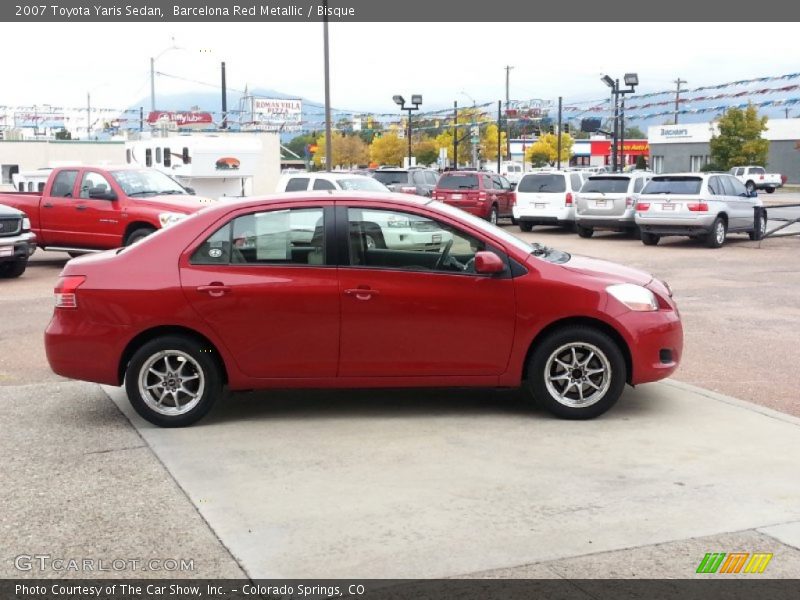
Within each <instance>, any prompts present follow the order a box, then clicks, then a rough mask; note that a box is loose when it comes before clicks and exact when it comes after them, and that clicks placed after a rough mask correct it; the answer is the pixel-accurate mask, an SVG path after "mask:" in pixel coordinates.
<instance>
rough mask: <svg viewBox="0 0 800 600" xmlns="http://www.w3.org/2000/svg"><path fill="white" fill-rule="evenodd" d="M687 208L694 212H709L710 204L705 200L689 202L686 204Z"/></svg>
mask: <svg viewBox="0 0 800 600" xmlns="http://www.w3.org/2000/svg"><path fill="white" fill-rule="evenodd" d="M686 208H688V209H689V210H690V211H692V212H708V204H705V203H703V202H689V204H687V205H686Z"/></svg>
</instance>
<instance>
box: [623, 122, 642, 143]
mask: <svg viewBox="0 0 800 600" xmlns="http://www.w3.org/2000/svg"><path fill="white" fill-rule="evenodd" d="M625 139H626V140H645V139H647V136H646V135H645V133H644V132H643V131H642V130H641V129H639V128H638V127H636V125H634V126H633V127H626V128H625Z"/></svg>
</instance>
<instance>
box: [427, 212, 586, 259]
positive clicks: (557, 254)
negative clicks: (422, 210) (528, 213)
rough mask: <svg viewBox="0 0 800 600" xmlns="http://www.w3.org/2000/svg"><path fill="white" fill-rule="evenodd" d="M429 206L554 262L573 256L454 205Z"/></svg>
mask: <svg viewBox="0 0 800 600" xmlns="http://www.w3.org/2000/svg"><path fill="white" fill-rule="evenodd" d="M428 206H429V207H431V208H435V209H436V210H438V211H440V212H443V213H446V214H448V215H450V216H452V217H456V218H457V219H459V220H461V221H464V222H465V223H469V224H470V225H472V226H473V227H475V228H476V229H478V230H479V231H485V232H486V233H489V234H491V235H493V236H495V237H497V238H499V239H500V240H502V241H503V243H505V244H507V245H509V246H513V247H514V248H516V249H518V250H521V251H522V252H525V253H527V254H533V255H534V256H536V257H537V258H541V259H543V260H546V261H548V262H553V263H565V262H567V261H568V260H569V259H570V258H571V256H570V255H569V254H567V253H566V252H562V251H560V250H556V249H555V248H548V247H547V246H543V245H542V244H536V243H534V244H529V243H527V242H525V241H523V240H521V239H519V238H518V237H517V236H515V235H512V234H510V233H509V232H508V231H506V230H505V229H502V228H500V227H498V226H497V225H492V224H491V223H489V222H488V221H484V220H483V219H481V218H479V217H476V216H474V215H471V214H469V213H468V212H465V211H463V210H461V209H460V208H455V207H454V206H450V205H449V204H444V203H443V202H434V203H433V204H428Z"/></svg>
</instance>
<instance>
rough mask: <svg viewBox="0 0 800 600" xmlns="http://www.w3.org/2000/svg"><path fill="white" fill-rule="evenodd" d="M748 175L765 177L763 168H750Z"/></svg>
mask: <svg viewBox="0 0 800 600" xmlns="http://www.w3.org/2000/svg"><path fill="white" fill-rule="evenodd" d="M750 173H752V174H753V175H765V174H766V171H765V170H764V167H752V168H751V169H750Z"/></svg>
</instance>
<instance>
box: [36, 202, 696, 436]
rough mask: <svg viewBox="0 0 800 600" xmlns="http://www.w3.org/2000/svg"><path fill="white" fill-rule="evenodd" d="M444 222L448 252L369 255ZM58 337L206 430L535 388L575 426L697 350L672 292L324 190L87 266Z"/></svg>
mask: <svg viewBox="0 0 800 600" xmlns="http://www.w3.org/2000/svg"><path fill="white" fill-rule="evenodd" d="M410 223H414V224H415V226H417V227H421V226H422V225H423V224H424V223H427V227H428V228H430V229H431V230H434V229H435V230H437V231H444V232H447V233H448V236H447V242H446V243H445V244H443V245H442V246H441V247H439V248H436V249H427V250H426V249H409V248H408V247H407V246H405V245H400V244H398V245H397V246H396V247H393V246H392V244H391V243H389V240H392V239H393V237H392V236H391V235H388V233H389V232H388V231H387V232H386V233H387V235H385V236H384V239H385V240H387V244H386V247H375V245H371V244H368V243H367V239H366V237H367V234H368V232H374V231H375V228H376V227H378V228H388V229H391V228H392V227H397V228H404V227H405V228H407V227H408V224H410ZM55 297H56V306H55V309H54V314H53V318H52V320H51V322H50V324H49V326H48V327H47V331H46V333H45V344H46V349H47V358H48V360H49V362H50V366H51V367H52V369H53V371H55V372H56V373H58V374H59V375H63V376H65V377H70V378H73V379H82V380H85V381H94V382H98V383H103V384H108V385H123V384H124V386H125V389H126V391H127V395H128V398H129V399H130V402H131V404H132V406H133V407H134V408H135V409H136V411H137V412H138V413H139V414H140V415H141V416H142V417H144V418H145V419H147V420H148V421H150V422H152V423H155V424H156V425H160V426H164V427H176V426H184V425H189V424H191V423H194V422H196V421H197V420H198V419H200V418H201V417H203V416H204V415H205V414H206V413H208V411H209V410H210V409H211V407H212V405H213V404H214V402H215V401H216V400H217V399H218V398H219V397H220V396H221V395H222V390H223V387H227V388H228V389H230V390H234V391H235V390H252V389H276V388H280V389H286V388H328V389H330V388H412V387H424V388H430V387H486V388H516V387H520V386H523V387H525V388H526V389H527V390H528V391H529V392H530V393H531V395H532V396H533V398H534V399H535V400H536V401H538V403H539V404H541V405H542V406H543V407H544V408H546V409H547V410H549V411H550V412H552V413H553V414H555V415H557V416H559V417H562V418H567V419H587V418H592V417H596V416H598V415H600V414H602V413H603V412H605V411H606V410H608V409H609V408H610V407H611V406H612V405H613V404H614V403H615V402H616V401H617V399H618V398H619V396H620V394H621V393H622V391H623V388H624V386H625V384H626V383H627V384H630V385H637V384H641V383H646V382H651V381H657V380H659V379H662V378H664V377H667V376H668V375H670V374H671V373H672V372H673V371H675V369H676V368H677V366H678V363H679V361H680V357H681V348H682V343H683V331H682V328H681V321H680V316H679V313H678V309H677V307H676V305H675V303H674V301H673V299H672V293H671V291H670V289H669V287H668V286H667V285H666V284H665V283H663V282H662V281H659V280H658V279H655V278H653V277H652V276H651V275H649V274H647V273H643V272H641V271H638V270H635V269H631V268H628V267H623V266H620V265H616V264H613V263H609V262H604V261H601V260H595V259H590V258H583V257H578V256H571V255H569V254H567V253H565V252H561V251H559V250H556V249H553V248H548V247H545V246H542V245H540V244H528V243H526V242H524V241H522V240H520V239H518V238H516V237H514V236H512V235H511V234H509V233H507V232H505V231H504V230H502V229H499V228H497V227H495V226H493V225H491V224H489V223H487V222H486V221H483V220H481V219H479V218H477V217H474V216H472V215H469V214H467V213H465V212H463V211H461V210H459V209H457V208H453V207H450V206H447V205H445V204H442V203H440V202H436V201H433V200H430V199H426V198H415V197H411V196H408V195H406V194H389V193H387V194H376V193H372V192H370V193H358V192H322V193H311V192H309V193H308V194H305V195H302V196H300V195H295V196H294V197H292V198H288V197H287V196H285V195H284V196H272V197H267V198H261V199H243V200H238V201H233V202H225V203H219V204H216V205H213V206H209V207H207V208H205V209H203V210H201V211H199V212H197V213H195V214H193V215H190V216H188V217H186V218H185V219H184V220H182V221H180V222H178V223H176V224H175V225H172V226H171V227H169V228H166V229H163V230H161V231H158V232H156V233H154V234H153V235H151V236H149V237H147V238H146V239H144V240H142V241H141V242H139V243H137V244H134V245H133V246H129V247H127V248H123V249H120V250H113V251H107V252H103V253H100V254H95V255H91V256H86V257H81V258H78V259H75V260H71V261H70V262H69V263H67V265H66V266H65V267H64V270H63V271H62V273H61V278H60V279H59V281H58V283H57V285H56V288H55Z"/></svg>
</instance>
